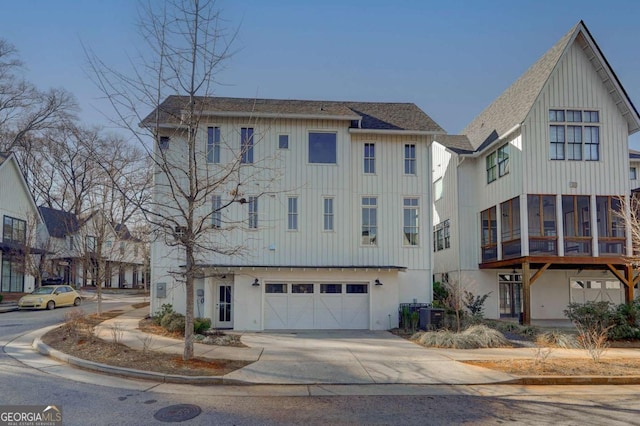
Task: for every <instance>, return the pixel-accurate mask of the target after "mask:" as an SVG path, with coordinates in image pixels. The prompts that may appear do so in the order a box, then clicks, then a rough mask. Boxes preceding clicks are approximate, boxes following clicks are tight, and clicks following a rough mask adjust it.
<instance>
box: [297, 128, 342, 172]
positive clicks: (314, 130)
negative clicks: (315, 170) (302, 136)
mask: <svg viewBox="0 0 640 426" xmlns="http://www.w3.org/2000/svg"><path fill="white" fill-rule="evenodd" d="M311 133H331V134H334V135H336V162H335V163H312V162H310V161H309V154H310V153H309V135H310V134H311ZM338 133H339V132H338V129H335V130H332V129H317V130H316V129H307V140H306V147H305V149H306V163H307V165H309V166H320V167H327V166H329V167H337V166H338V164H340V160H339V158H338V157H340V155H339V149H338V147H339V145H340V138H339V137H338Z"/></svg>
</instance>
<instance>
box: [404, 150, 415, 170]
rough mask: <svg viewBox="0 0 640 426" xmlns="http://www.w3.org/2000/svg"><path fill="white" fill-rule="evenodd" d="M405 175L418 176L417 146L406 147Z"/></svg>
mask: <svg viewBox="0 0 640 426" xmlns="http://www.w3.org/2000/svg"><path fill="white" fill-rule="evenodd" d="M404 174H406V175H415V174H416V146H415V145H414V144H408V145H405V146H404Z"/></svg>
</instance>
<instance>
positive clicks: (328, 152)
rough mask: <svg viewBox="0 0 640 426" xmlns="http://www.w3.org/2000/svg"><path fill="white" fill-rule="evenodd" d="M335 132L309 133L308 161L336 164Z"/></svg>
mask: <svg viewBox="0 0 640 426" xmlns="http://www.w3.org/2000/svg"><path fill="white" fill-rule="evenodd" d="M336 141H337V134H336V133H319V132H310V133H309V163H312V164H336V163H337V161H336V158H337V151H336V149H337V146H336Z"/></svg>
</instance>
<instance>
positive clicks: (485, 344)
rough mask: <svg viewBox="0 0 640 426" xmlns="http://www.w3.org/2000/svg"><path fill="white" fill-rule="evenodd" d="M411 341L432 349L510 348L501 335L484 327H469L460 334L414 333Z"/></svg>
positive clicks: (448, 332)
mask: <svg viewBox="0 0 640 426" xmlns="http://www.w3.org/2000/svg"><path fill="white" fill-rule="evenodd" d="M411 339H412V340H416V341H418V342H419V343H420V344H421V345H423V346H427V347H432V348H451V349H478V348H500V347H510V346H511V343H509V341H508V340H507V339H505V337H504V335H503V334H502V333H500V332H499V331H497V330H493V329H491V328H489V327H487V326H484V325H475V326H473V327H469V328H468V329H466V330H465V331H463V332H461V333H455V332H453V331H450V330H440V331H428V332H426V333H416V334H414V335H413V337H412V338H411Z"/></svg>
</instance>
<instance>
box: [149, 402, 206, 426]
mask: <svg viewBox="0 0 640 426" xmlns="http://www.w3.org/2000/svg"><path fill="white" fill-rule="evenodd" d="M200 413H202V410H201V409H200V407H198V406H197V405H193V404H178V405H170V406H168V407H164V408H162V409H160V410H158V411H156V413H155V414H154V415H153V417H154V418H155V419H156V420H159V421H161V422H167V423H177V422H183V421H185V420H190V419H193V418H194V417H197V416H198V415H200Z"/></svg>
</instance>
